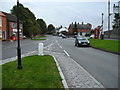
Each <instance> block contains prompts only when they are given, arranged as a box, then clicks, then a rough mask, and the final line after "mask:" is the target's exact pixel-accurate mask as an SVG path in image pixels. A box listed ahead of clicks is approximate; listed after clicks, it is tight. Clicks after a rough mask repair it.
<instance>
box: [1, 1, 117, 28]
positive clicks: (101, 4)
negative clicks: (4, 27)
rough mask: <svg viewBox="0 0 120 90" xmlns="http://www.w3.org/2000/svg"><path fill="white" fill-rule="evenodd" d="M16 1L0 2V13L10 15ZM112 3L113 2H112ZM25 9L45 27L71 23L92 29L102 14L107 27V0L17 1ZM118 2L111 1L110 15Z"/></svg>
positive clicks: (98, 22) (97, 23) (99, 20)
mask: <svg viewBox="0 0 120 90" xmlns="http://www.w3.org/2000/svg"><path fill="white" fill-rule="evenodd" d="M16 1H17V0H0V11H4V12H7V13H10V10H11V9H12V7H13V6H14V5H16ZM113 1H114V2H113ZM19 2H20V3H22V4H23V5H24V6H25V7H28V8H29V9H30V10H31V11H32V12H33V13H34V14H35V16H36V18H37V19H38V18H42V19H43V20H44V21H45V22H46V24H47V25H49V24H53V25H54V26H55V27H59V26H61V25H62V26H63V27H68V26H69V24H71V23H72V22H75V21H76V22H79V23H82V22H84V23H85V24H86V23H90V24H92V28H95V27H97V26H98V25H101V22H102V13H104V20H105V22H104V23H105V24H106V25H107V21H106V18H107V12H108V11H107V8H108V1H107V0H89V2H88V0H19ZM117 2H118V0H111V6H110V7H111V13H112V12H113V10H112V9H113V4H116V5H117Z"/></svg>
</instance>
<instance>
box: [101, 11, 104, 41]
mask: <svg viewBox="0 0 120 90" xmlns="http://www.w3.org/2000/svg"><path fill="white" fill-rule="evenodd" d="M103 15H104V14H103V13H102V30H101V39H102V40H103V39H104V35H103Z"/></svg>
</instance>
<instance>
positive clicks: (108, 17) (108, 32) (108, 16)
mask: <svg viewBox="0 0 120 90" xmlns="http://www.w3.org/2000/svg"><path fill="white" fill-rule="evenodd" d="M110 15H111V14H110V0H109V1H108V38H110Z"/></svg>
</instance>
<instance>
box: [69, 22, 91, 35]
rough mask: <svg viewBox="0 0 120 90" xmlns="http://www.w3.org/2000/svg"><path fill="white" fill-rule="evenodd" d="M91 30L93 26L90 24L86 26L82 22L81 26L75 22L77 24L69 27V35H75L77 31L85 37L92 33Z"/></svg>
mask: <svg viewBox="0 0 120 90" xmlns="http://www.w3.org/2000/svg"><path fill="white" fill-rule="evenodd" d="M91 28H92V25H91V24H89V23H87V24H84V23H83V22H82V24H79V23H77V24H76V22H75V24H73V23H72V24H70V25H69V27H68V30H69V33H71V34H74V33H75V30H77V32H78V34H80V35H85V34H86V33H88V32H90V31H91Z"/></svg>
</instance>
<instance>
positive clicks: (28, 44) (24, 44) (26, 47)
mask: <svg viewBox="0 0 120 90" xmlns="http://www.w3.org/2000/svg"><path fill="white" fill-rule="evenodd" d="M49 39H51V37H49ZM49 39H48V38H46V40H45V41H37V40H31V39H24V40H21V41H20V43H21V54H25V53H28V52H32V51H35V50H37V49H38V43H44V46H47V45H49V43H51V41H50V40H49ZM15 56H17V41H14V42H10V41H3V42H2V60H4V59H7V58H11V57H15Z"/></svg>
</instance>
